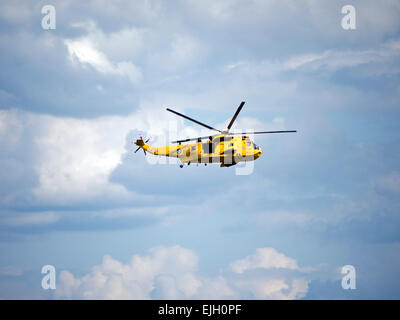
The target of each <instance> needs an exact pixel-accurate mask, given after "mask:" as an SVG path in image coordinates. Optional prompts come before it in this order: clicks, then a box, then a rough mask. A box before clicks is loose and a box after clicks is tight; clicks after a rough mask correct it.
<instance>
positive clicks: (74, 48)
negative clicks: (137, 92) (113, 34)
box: [64, 38, 142, 85]
mask: <svg viewBox="0 0 400 320" xmlns="http://www.w3.org/2000/svg"><path fill="white" fill-rule="evenodd" d="M64 43H65V45H66V46H67V48H68V53H69V59H70V60H71V62H74V61H75V60H77V61H78V62H80V63H81V64H89V65H90V66H92V67H93V68H94V69H95V70H96V71H98V72H100V73H106V74H107V73H111V74H117V75H121V76H126V77H128V79H129V80H130V81H131V82H132V84H133V85H136V84H138V83H140V81H141V80H142V73H141V71H140V69H139V68H138V67H136V66H135V65H134V64H133V63H132V62H130V61H120V62H116V63H113V62H111V61H110V60H109V59H108V58H107V56H106V55H105V54H104V53H103V52H101V51H99V50H97V49H96V48H95V47H94V45H93V43H92V42H91V41H90V39H88V38H82V39H78V40H64Z"/></svg>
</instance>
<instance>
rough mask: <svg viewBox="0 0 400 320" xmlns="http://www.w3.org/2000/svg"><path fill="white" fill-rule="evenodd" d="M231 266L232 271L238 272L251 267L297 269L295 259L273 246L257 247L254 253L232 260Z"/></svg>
mask: <svg viewBox="0 0 400 320" xmlns="http://www.w3.org/2000/svg"><path fill="white" fill-rule="evenodd" d="M231 268H232V270H233V272H235V273H239V274H241V273H243V272H245V271H247V270H252V269H272V268H284V269H291V270H297V269H299V267H298V265H297V262H296V260H294V259H291V258H289V257H286V256H285V255H284V254H282V253H279V252H277V251H276V250H275V249H274V248H259V249H257V250H256V252H255V253H254V254H252V255H250V256H247V257H246V258H244V259H242V260H237V261H235V262H233V263H232V264H231Z"/></svg>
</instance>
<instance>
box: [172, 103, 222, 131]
mask: <svg viewBox="0 0 400 320" xmlns="http://www.w3.org/2000/svg"><path fill="white" fill-rule="evenodd" d="M167 111H169V112H172V113H175V114H176V115H178V116H181V117H183V118H185V119H187V120H190V121H193V122H194V123H197V124H199V125H201V126H203V127H206V128H207V129H210V130H214V131H218V132H222V131H221V130H218V129H215V128H213V127H210V126H209V125H206V124H204V123H202V122H200V121H197V120H194V119H192V118H189V117H188V116H185V115H184V114H182V113H179V112H176V111H174V110H171V109H169V108H167Z"/></svg>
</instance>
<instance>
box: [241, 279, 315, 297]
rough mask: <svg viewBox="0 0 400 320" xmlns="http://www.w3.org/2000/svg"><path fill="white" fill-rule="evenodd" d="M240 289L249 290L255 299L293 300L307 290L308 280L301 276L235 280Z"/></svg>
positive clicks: (304, 293)
mask: <svg viewBox="0 0 400 320" xmlns="http://www.w3.org/2000/svg"><path fill="white" fill-rule="evenodd" d="M236 285H237V287H239V288H240V289H241V290H248V291H250V292H251V293H252V294H253V296H254V297H256V298H257V299H273V300H294V299H301V298H303V297H304V296H305V295H306V293H307V291H308V281H307V280H305V279H303V278H295V279H293V280H288V279H284V278H276V279H273V278H255V279H250V280H244V281H243V280H240V281H237V282H236Z"/></svg>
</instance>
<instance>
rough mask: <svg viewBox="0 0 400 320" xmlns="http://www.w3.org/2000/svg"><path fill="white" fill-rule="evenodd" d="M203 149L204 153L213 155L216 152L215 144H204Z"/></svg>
mask: <svg viewBox="0 0 400 320" xmlns="http://www.w3.org/2000/svg"><path fill="white" fill-rule="evenodd" d="M201 145H202V148H203V152H204V153H213V152H214V144H212V143H210V142H205V143H202V144H201Z"/></svg>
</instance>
